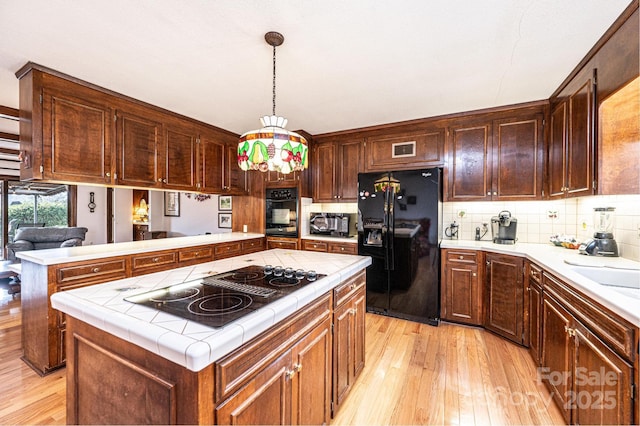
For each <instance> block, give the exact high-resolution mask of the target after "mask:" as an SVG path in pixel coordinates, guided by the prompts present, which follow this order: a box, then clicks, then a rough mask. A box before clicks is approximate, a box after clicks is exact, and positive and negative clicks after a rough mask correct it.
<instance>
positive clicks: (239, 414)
mask: <svg viewBox="0 0 640 426" xmlns="http://www.w3.org/2000/svg"><path fill="white" fill-rule="evenodd" d="M290 365H291V352H289V351H287V352H285V353H284V354H282V355H281V356H280V357H279V358H277V359H276V360H275V361H273V362H272V363H271V364H270V365H269V366H267V367H265V368H264V369H263V370H262V371H261V372H260V373H258V374H257V375H256V376H255V377H254V378H253V379H251V380H250V381H249V382H248V383H247V384H246V385H245V386H243V387H242V389H240V390H239V391H238V392H236V393H235V394H234V395H232V396H231V397H229V398H228V399H226V400H225V401H223V402H222V403H221V404H220V405H219V406H218V407H217V408H216V410H215V412H216V424H227V425H232V424H233V425H235V424H242V425H287V424H291V379H290V377H291V376H290V373H291V370H290Z"/></svg>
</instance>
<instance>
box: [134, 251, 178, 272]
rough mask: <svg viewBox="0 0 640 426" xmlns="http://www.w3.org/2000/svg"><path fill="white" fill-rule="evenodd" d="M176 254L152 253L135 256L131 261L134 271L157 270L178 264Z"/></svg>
mask: <svg viewBox="0 0 640 426" xmlns="http://www.w3.org/2000/svg"><path fill="white" fill-rule="evenodd" d="M176 258H177V255H176V252H162V253H151V254H148V255H144V256H134V257H133V258H132V259H131V263H132V265H131V266H132V267H133V270H134V271H136V270H141V269H148V268H149V269H150V268H157V267H158V266H168V265H171V264H172V263H176V260H177V259H176Z"/></svg>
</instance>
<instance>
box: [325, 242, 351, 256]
mask: <svg viewBox="0 0 640 426" xmlns="http://www.w3.org/2000/svg"><path fill="white" fill-rule="evenodd" d="M329 253H343V254H358V245H357V244H350V243H345V244H336V243H331V244H329Z"/></svg>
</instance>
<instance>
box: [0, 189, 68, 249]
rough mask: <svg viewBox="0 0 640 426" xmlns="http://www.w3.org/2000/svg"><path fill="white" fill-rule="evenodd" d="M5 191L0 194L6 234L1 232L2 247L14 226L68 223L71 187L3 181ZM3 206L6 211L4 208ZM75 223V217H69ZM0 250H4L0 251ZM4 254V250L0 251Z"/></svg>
mask: <svg viewBox="0 0 640 426" xmlns="http://www.w3.org/2000/svg"><path fill="white" fill-rule="evenodd" d="M2 188H3V190H4V191H6V192H7V194H6V196H4V194H3V197H2V200H6V201H5V202H3V206H2V210H3V213H4V211H6V212H7V214H6V216H5V215H4V214H3V217H6V218H7V219H6V220H7V226H6V227H4V226H3V229H6V234H5V233H4V232H3V234H4V235H3V238H2V247H4V246H6V244H7V243H8V242H11V241H13V237H14V235H15V232H16V229H18V228H20V227H25V226H46V227H54V226H72V224H70V218H73V217H75V214H70V210H71V206H72V205H73V204H75V203H71V200H72V199H74V196H75V187H74V186H68V185H61V184H53V183H41V182H15V181H8V182H3V185H2ZM5 209H6V210H5ZM73 222H75V220H73ZM3 252H4V250H3ZM3 255H4V253H3Z"/></svg>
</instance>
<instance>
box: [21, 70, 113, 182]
mask: <svg viewBox="0 0 640 426" xmlns="http://www.w3.org/2000/svg"><path fill="white" fill-rule="evenodd" d="M44 80H45V81H46V82H47V84H48V85H47V86H46V87H42V88H41V89H40V88H39V89H40V90H41V93H42V101H41V103H42V105H41V107H42V109H41V111H42V133H41V134H38V135H36V132H37V129H33V130H34V134H33V138H34V142H36V138H38V139H40V138H42V139H41V141H42V142H41V143H42V145H41V147H42V148H41V149H42V156H41V164H30V166H32V167H34V168H40V166H42V178H43V179H52V180H64V181H71V182H89V183H101V184H108V183H111V174H110V171H111V148H112V142H111V137H112V132H113V131H112V129H113V127H112V123H113V109H112V108H111V107H110V106H109V104H108V103H107V102H105V101H104V99H103V98H102V97H100V96H97V95H96V94H97V92H96V93H93V92H94V91H93V90H91V89H87V88H82V89H77V90H76V88H75V87H73V86H72V85H71V83H68V82H65V81H64V80H60V79H48V78H47V79H44ZM49 83H50V84H49ZM34 90H38V89H36V88H34ZM38 110H40V108H38V107H37V106H36V108H34V115H36V114H37V113H38ZM21 132H22V129H21ZM38 145H39V144H38ZM34 148H35V149H38V148H39V147H38V146H34ZM37 157H40V156H39V155H36V156H35V157H34V158H33V159H35V158H37ZM36 173H37V172H36Z"/></svg>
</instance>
